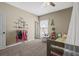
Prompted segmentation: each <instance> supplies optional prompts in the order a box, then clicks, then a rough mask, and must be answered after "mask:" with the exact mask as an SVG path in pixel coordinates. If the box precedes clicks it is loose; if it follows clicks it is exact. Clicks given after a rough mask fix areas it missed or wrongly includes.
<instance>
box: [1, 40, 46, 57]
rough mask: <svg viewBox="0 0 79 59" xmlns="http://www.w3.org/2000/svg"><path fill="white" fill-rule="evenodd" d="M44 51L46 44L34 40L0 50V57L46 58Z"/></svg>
mask: <svg viewBox="0 0 79 59" xmlns="http://www.w3.org/2000/svg"><path fill="white" fill-rule="evenodd" d="M46 49H47V48H46V43H44V42H42V40H38V39H36V40H32V41H29V42H23V43H22V44H19V45H16V46H12V47H9V48H6V49H3V50H0V56H46V55H47V54H46V53H47V50H46Z"/></svg>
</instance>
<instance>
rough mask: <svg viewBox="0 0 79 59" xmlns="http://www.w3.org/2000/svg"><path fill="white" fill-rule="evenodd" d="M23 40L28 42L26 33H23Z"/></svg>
mask: <svg viewBox="0 0 79 59" xmlns="http://www.w3.org/2000/svg"><path fill="white" fill-rule="evenodd" d="M22 40H23V41H25V40H27V35H26V31H23V32H22Z"/></svg>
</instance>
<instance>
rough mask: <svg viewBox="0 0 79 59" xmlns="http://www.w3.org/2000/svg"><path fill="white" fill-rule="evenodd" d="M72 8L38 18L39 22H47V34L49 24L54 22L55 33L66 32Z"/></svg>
mask: <svg viewBox="0 0 79 59" xmlns="http://www.w3.org/2000/svg"><path fill="white" fill-rule="evenodd" d="M71 13H72V8H67V9H64V10H60V11H57V12H53V13H49V14H47V15H43V16H40V17H39V20H46V19H48V20H49V23H48V24H49V25H48V27H49V28H48V32H49V34H50V33H51V31H52V30H51V28H52V26H51V22H52V19H53V20H54V24H55V28H56V32H66V33H67V31H68V27H69V22H70V18H71Z"/></svg>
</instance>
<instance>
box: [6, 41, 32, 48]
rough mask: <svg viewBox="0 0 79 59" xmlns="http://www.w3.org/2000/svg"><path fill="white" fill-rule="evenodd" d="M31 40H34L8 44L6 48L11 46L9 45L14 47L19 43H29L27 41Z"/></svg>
mask: <svg viewBox="0 0 79 59" xmlns="http://www.w3.org/2000/svg"><path fill="white" fill-rule="evenodd" d="M30 41H32V40H28V41H22V42H18V43H15V44H11V45H8V46H6V48H9V47H12V46H16V45H19V44H22V43H27V42H30Z"/></svg>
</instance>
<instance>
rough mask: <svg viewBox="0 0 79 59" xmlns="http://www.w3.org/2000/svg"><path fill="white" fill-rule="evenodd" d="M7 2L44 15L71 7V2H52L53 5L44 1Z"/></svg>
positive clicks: (35, 13) (38, 14)
mask: <svg viewBox="0 0 79 59" xmlns="http://www.w3.org/2000/svg"><path fill="white" fill-rule="evenodd" d="M7 3H8V4H10V5H13V6H15V7H18V8H21V9H23V10H25V11H27V12H30V13H32V14H34V15H37V16H41V15H45V14H48V13H51V12H55V11H58V10H62V9H65V8H69V7H72V3H71V2H54V3H55V7H53V6H51V5H45V4H44V2H7ZM44 5H45V6H44Z"/></svg>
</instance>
